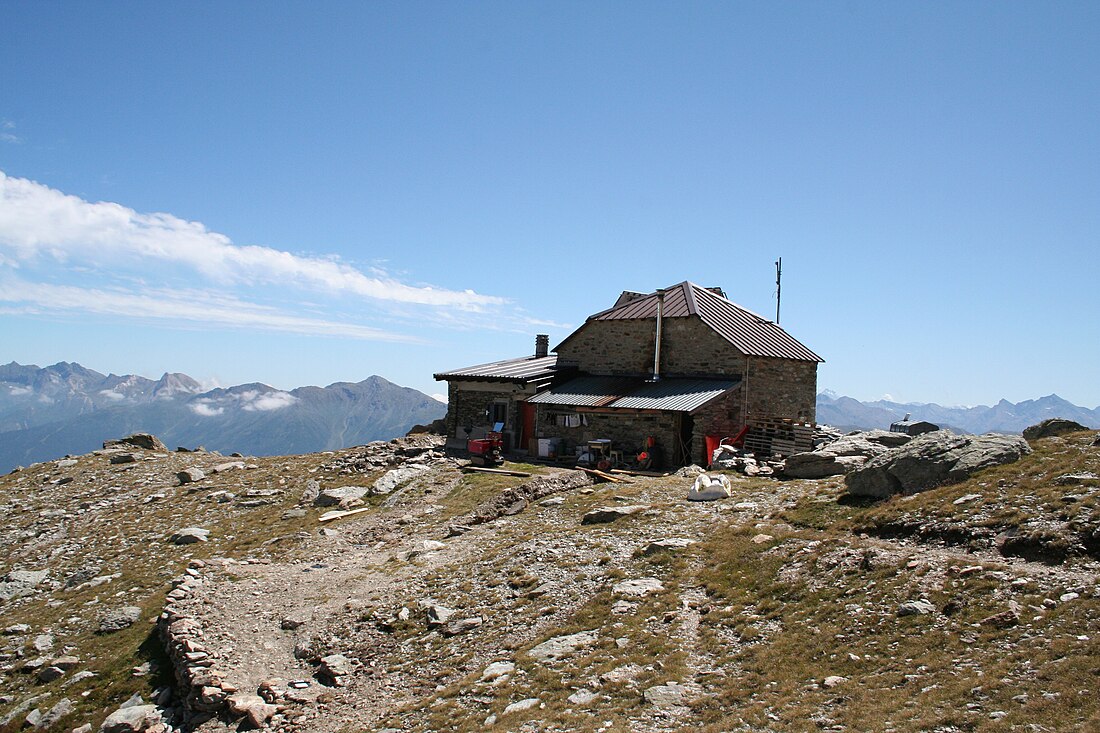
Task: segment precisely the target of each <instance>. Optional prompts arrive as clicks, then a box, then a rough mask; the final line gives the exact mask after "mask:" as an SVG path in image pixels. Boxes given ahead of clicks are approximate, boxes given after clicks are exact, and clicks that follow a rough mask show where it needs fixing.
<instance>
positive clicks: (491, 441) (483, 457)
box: [466, 431, 504, 466]
mask: <svg viewBox="0 0 1100 733" xmlns="http://www.w3.org/2000/svg"><path fill="white" fill-rule="evenodd" d="M466 450H467V451H469V453H470V463H473V464H476V465H479V466H499V465H500V464H502V463H504V456H503V451H504V436H503V435H502V434H501V433H498V432H494V431H490V432H488V433H486V434H485V437H484V438H475V439H470V440H467V441H466Z"/></svg>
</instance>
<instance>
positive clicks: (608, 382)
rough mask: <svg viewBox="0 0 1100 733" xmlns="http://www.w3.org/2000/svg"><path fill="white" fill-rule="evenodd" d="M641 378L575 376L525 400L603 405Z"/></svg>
mask: <svg viewBox="0 0 1100 733" xmlns="http://www.w3.org/2000/svg"><path fill="white" fill-rule="evenodd" d="M640 381H641V380H639V379H637V378H634V377H577V378H576V379H570V380H569V381H568V382H565V383H564V384H559V385H558V386H557V387H553V388H551V389H548V390H546V391H545V392H539V393H538V394H537V395H535V396H534V397H532V398H530V399H529V400H527V402H529V403H532V404H538V405H572V406H574V407H605V406H606V405H607V403H608V402H613V401H615V400H616V399H618V398H619V397H621V396H622V395H624V394H626V393H628V392H630V391H631V390H632V389H633V388H634V387H636V386H637V385H638V384H639V382H640Z"/></svg>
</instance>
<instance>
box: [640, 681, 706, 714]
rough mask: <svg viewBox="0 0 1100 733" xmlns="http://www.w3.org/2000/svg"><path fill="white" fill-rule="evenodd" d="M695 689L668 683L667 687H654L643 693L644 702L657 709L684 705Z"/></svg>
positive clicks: (694, 692)
mask: <svg viewBox="0 0 1100 733" xmlns="http://www.w3.org/2000/svg"><path fill="white" fill-rule="evenodd" d="M696 692H697V689H696V687H695V686H694V685H692V686H688V685H681V684H678V683H676V682H669V683H668V684H667V685H654V686H653V687H649V688H646V691H645V692H644V693H643V695H644V697H645V700H646V702H648V703H649V704H650V705H654V706H656V707H659V708H673V707H678V706H680V705H684V704H685V703H686V702H687V701H688V700H689V699H690V698H691V697H692V696H693V695H695V694H696Z"/></svg>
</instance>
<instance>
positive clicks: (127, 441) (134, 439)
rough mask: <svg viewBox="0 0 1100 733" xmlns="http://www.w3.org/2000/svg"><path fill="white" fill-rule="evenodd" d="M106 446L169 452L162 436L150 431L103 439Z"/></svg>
mask: <svg viewBox="0 0 1100 733" xmlns="http://www.w3.org/2000/svg"><path fill="white" fill-rule="evenodd" d="M103 447H104V448H144V449H145V450H155V451H164V452H165V453H167V452H168V446H166V445H165V444H164V443H162V442H161V440H160V438H158V437H157V436H155V435H150V434H149V433H134V434H133V435H127V436H126V437H125V438H119V439H117V440H105V441H103Z"/></svg>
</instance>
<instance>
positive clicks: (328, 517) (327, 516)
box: [317, 506, 374, 522]
mask: <svg viewBox="0 0 1100 733" xmlns="http://www.w3.org/2000/svg"><path fill="white" fill-rule="evenodd" d="M372 509H374V507H372V506H365V507H363V508H361V509H352V510H351V511H347V512H325V513H324V514H322V515H321V518H320V519H318V520H317V521H318V522H331V521H332V520H334V519H343V518H344V517H350V516H351V515H352V514H362V513H363V512H369V511H370V510H372Z"/></svg>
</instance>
